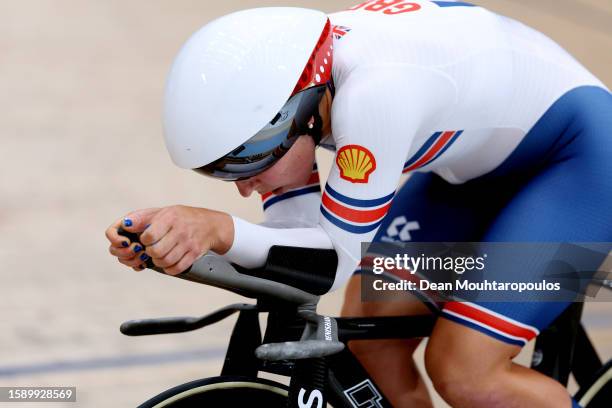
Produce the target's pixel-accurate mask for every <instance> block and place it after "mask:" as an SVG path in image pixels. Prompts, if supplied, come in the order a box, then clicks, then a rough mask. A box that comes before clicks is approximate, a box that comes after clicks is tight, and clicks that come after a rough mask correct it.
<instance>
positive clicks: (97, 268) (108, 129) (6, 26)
mask: <svg viewBox="0 0 612 408" xmlns="http://www.w3.org/2000/svg"><path fill="white" fill-rule="evenodd" d="M358 2H359V1H357V0H333V1H331V0H328V1H290V0H284V1H264V0H260V1H247V0H240V1H238V0H232V1H230V0H224V1H208V0H207V1H203V0H199V1H194V0H174V1H167V0H146V1H145V0H129V1H125V0H123V1H119V0H96V1H94V0H20V1H17V0H2V1H0V144H1V145H0V157H1V160H0V262H1V267H2V270H1V272H0V273H1V275H0V276H1V280H0V302H1V303H0V305H1V309H0V321H1V322H2V330H1V331H0V386H43V385H55V386H76V387H77V389H78V391H77V398H78V401H77V403H76V404H74V403H72V404H68V403H67V404H64V405H65V406H70V407H74V406H78V407H101V406H113V407H132V406H136V405H137V404H138V403H139V402H142V401H144V400H146V399H147V398H148V397H150V396H152V395H154V394H156V393H158V392H160V391H162V390H164V389H166V388H169V387H171V386H173V385H176V384H178V383H182V382H186V381H189V380H192V379H196V378H200V377H206V376H211V375H216V374H217V373H218V372H219V369H220V367H221V363H222V360H223V355H224V350H225V344H226V339H227V336H228V334H229V330H230V328H231V324H232V323H233V319H228V320H226V321H224V322H222V323H220V324H217V325H214V326H211V327H208V328H206V329H203V330H200V331H197V332H194V333H188V334H177V335H163V336H153V337H142V338H128V337H124V336H122V335H121V334H120V333H119V330H118V328H119V325H120V323H121V322H123V321H124V320H128V319H132V318H143V317H158V316H175V315H201V314H204V313H206V312H208V311H211V310H213V309H215V308H217V307H220V306H223V305H225V304H227V303H230V302H235V301H243V300H244V299H241V298H240V297H239V296H236V295H232V294H230V293H228V292H224V291H221V290H219V289H214V288H209V287H205V286H202V285H197V284H193V283H188V282H183V281H181V280H178V279H174V278H171V277H167V276H162V275H159V274H156V273H153V272H146V271H145V272H142V273H135V272H133V271H131V270H128V269H126V268H124V267H122V266H121V265H119V264H118V263H116V262H115V261H114V260H113V259H112V258H111V257H110V256H109V255H108V253H107V246H108V244H107V242H106V239H105V238H104V230H105V229H106V227H107V226H108V225H109V224H110V223H112V222H113V221H114V220H115V219H117V218H119V217H121V216H122V215H123V214H125V213H126V212H128V211H130V210H133V209H137V208H143V207H153V206H165V205H170V204H179V203H180V204H186V205H194V206H202V207H208V208H214V209H219V210H223V211H227V212H230V213H233V214H236V215H239V216H241V217H243V218H246V219H248V220H251V221H258V220H259V219H260V217H261V212H260V205H259V200H258V199H257V198H251V199H248V200H245V199H241V198H240V197H239V195H238V194H237V192H236V191H235V188H234V186H233V185H232V184H227V183H220V182H212V181H209V180H207V179H205V178H203V177H201V176H199V175H197V174H195V173H193V172H189V171H184V170H180V169H178V168H175V167H174V166H173V164H172V163H171V162H170V159H169V157H168V156H167V154H166V151H165V147H164V144H163V139H162V134H161V124H160V117H161V114H160V111H161V98H162V91H163V86H164V79H165V75H166V73H167V71H168V69H169V65H170V63H171V61H172V59H173V57H174V55H175V54H176V53H177V51H178V49H179V47H180V45H181V44H182V43H183V42H184V41H185V40H186V38H187V37H188V36H189V35H190V34H191V33H192V32H193V31H195V30H196V29H197V28H199V27H200V26H202V25H203V24H205V23H206V22H208V21H210V20H211V19H213V18H215V17H217V16H220V15H222V14H226V13H229V12H231V11H235V10H238V9H243V8H248V7H257V6H264V5H293V6H305V7H311V8H318V9H321V10H324V11H326V12H333V11H338V10H342V9H345V8H347V7H349V6H351V5H353V4H355V3H358ZM476 3H478V4H480V5H483V6H486V7H489V8H490V9H492V10H495V11H497V12H500V13H502V14H505V15H508V16H510V17H513V18H516V19H518V20H520V21H522V22H525V23H527V24H529V25H531V26H532V27H535V28H537V29H539V30H541V31H542V32H544V33H546V34H547V35H549V36H550V37H552V38H553V39H554V40H556V41H557V42H559V43H560V44H561V45H563V46H564V47H565V48H567V49H568V50H569V51H570V52H571V53H572V54H573V55H574V56H575V57H576V58H577V59H578V60H579V61H581V62H582V63H583V64H584V65H586V67H588V68H589V69H590V70H591V71H592V72H594V73H595V74H596V75H597V76H599V78H601V79H602V80H603V81H604V82H605V83H606V84H607V85H608V86H610V85H612V69H611V68H612V2H610V1H609V0H539V1H537V2H533V1H528V0H489V1H476ZM320 162H322V163H323V164H322V165H321V166H320V167H322V168H323V169H324V170H323V171H322V172H321V173H322V174H323V173H325V172H326V171H325V169H326V168H329V165H330V163H331V157H330V156H329V155H325V154H323V155H322V156H321V157H320ZM341 299H342V293H341V291H339V292H336V293H333V294H330V295H328V296H326V297H325V298H324V300H323V304H322V310H323V311H325V312H328V313H332V314H336V313H338V308H339V305H340V303H341ZM611 311H612V305H610V304H604V303H600V304H589V305H587V307H586V314H585V322H586V326H587V329H588V330H589V332H590V334H591V336H592V339H593V340H594V342H595V344H596V347H597V348H598V350H599V352H600V353H601V354H602V355H603V356H605V357H606V358H609V357H610V356H612V324H611V323H612V320H611V319H612V318H611V317H610V312H611ZM525 358H527V357H525ZM5 405H7V406H8V404H5ZM26 405H27V404H24V403H22V404H21V405H19V406H22V407H23V406H26ZM50 405H51V406H62V404H59V403H53V404H50ZM0 406H4V405H2V403H0ZM11 406H12V405H11ZM36 406H39V405H37V404H36ZM438 406H441V407H442V406H445V405H444V404H443V403H442V402H439V403H438Z"/></svg>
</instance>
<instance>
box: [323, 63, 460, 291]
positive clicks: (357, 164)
mask: <svg viewBox="0 0 612 408" xmlns="http://www.w3.org/2000/svg"><path fill="white" fill-rule="evenodd" d="M336 98H337V99H335V100H334V105H333V113H332V115H333V124H332V126H333V134H334V138H335V140H336V147H337V151H336V157H335V160H334V164H333V166H332V169H331V172H330V174H329V177H328V180H327V185H326V186H325V189H324V191H323V196H322V203H321V209H320V211H321V214H320V223H321V225H322V227H323V228H324V229H325V230H326V231H327V232H328V234H329V235H330V237H331V240H332V242H333V244H334V248H335V249H336V251H337V252H338V255H339V259H340V263H339V268H338V272H337V276H336V282H335V283H334V288H337V287H339V286H340V285H342V284H343V283H344V282H345V281H346V280H347V279H348V277H349V276H350V275H351V273H352V272H353V270H354V269H355V267H356V266H357V264H358V262H359V259H360V258H361V254H360V252H361V245H360V243H361V242H368V241H371V240H372V239H373V238H374V235H375V234H376V231H377V229H378V227H379V226H380V224H381V222H382V220H383V218H384V217H385V215H386V213H387V211H388V209H389V207H390V206H391V202H392V199H393V196H394V193H395V190H396V189H397V185H398V183H399V179H400V176H401V174H402V169H403V167H404V161H405V160H406V155H407V153H408V151H409V148H410V146H411V143H412V140H413V138H414V135H415V134H416V133H417V132H419V131H420V130H421V129H429V128H430V127H434V126H435V121H437V120H439V119H440V116H441V115H444V114H445V112H447V110H448V109H447V108H448V106H449V104H452V103H454V87H453V86H452V82H451V83H449V80H448V79H447V78H446V77H444V76H443V75H442V74H439V73H437V72H436V71H431V70H429V69H422V68H418V67H405V66H389V67H375V68H371V69H363V71H362V72H354V73H351V77H350V78H349V79H348V80H347V81H346V83H344V84H343V86H342V88H341V89H340V90H339V92H338V93H337V95H336Z"/></svg>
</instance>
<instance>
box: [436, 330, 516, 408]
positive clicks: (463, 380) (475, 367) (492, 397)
mask: <svg viewBox="0 0 612 408" xmlns="http://www.w3.org/2000/svg"><path fill="white" fill-rule="evenodd" d="M442 343H443V342H440V341H438V342H436V341H435V339H433V341H430V343H429V344H428V347H427V348H426V350H425V368H426V370H427V374H428V375H429V377H430V378H431V381H432V383H433V386H434V388H435V389H436V391H437V392H438V394H440V396H441V397H442V398H443V399H444V400H445V401H446V402H447V403H449V404H450V405H451V406H453V407H480V406H496V404H495V401H503V398H504V397H503V396H502V395H501V394H502V392H503V391H502V389H503V387H501V386H500V384H499V378H498V376H497V374H498V373H499V370H500V369H503V367H501V366H491V365H489V364H487V363H484V362H483V361H482V360H480V359H478V358H477V357H476V356H475V355H474V354H471V353H465V352H463V351H462V350H461V349H457V348H453V347H449V346H448V345H447V344H442ZM483 363H484V364H483Z"/></svg>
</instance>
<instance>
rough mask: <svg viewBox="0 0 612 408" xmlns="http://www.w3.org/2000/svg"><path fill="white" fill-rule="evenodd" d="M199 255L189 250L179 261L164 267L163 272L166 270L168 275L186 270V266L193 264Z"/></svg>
mask: <svg viewBox="0 0 612 408" xmlns="http://www.w3.org/2000/svg"><path fill="white" fill-rule="evenodd" d="M199 257H200V255H198V254H196V253H195V252H193V251H189V252H187V253H186V254H185V255H184V256H183V257H182V258H181V260H180V261H178V262H177V263H175V264H174V265H172V266H170V267H168V268H164V272H166V273H167V274H168V275H178V274H179V273H181V272H184V271H186V270H187V268H189V267H190V266H191V265H193V263H194V262H195V261H196V259H198V258H199Z"/></svg>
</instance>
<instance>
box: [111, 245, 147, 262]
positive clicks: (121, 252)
mask: <svg viewBox="0 0 612 408" xmlns="http://www.w3.org/2000/svg"><path fill="white" fill-rule="evenodd" d="M143 250H144V248H143V246H142V245H141V244H140V243H138V242H134V243H132V244H131V245H130V246H129V247H127V248H117V247H114V246H112V245H111V246H110V247H109V248H108V251H109V252H110V253H111V255H114V256H116V257H117V258H121V259H133V258H134V257H135V256H137V255H140V253H141V252H142V251H143Z"/></svg>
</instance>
